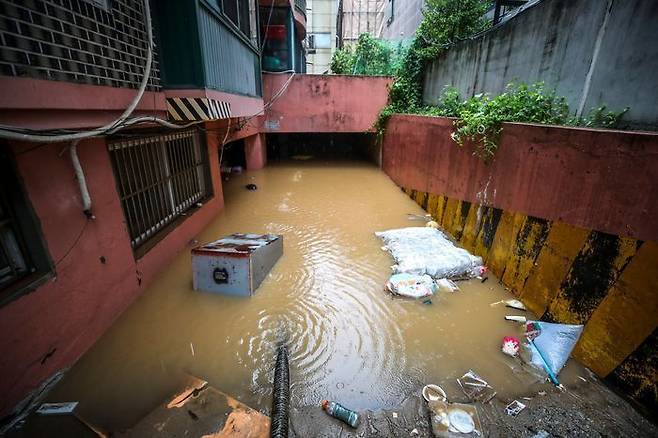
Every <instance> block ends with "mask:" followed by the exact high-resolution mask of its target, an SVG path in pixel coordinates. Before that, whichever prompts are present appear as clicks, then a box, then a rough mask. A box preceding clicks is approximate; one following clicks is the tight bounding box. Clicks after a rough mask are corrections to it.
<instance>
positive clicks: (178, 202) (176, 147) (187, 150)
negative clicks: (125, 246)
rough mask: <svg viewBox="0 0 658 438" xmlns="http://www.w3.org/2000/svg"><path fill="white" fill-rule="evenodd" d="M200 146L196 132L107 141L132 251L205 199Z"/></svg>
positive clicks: (204, 156)
mask: <svg viewBox="0 0 658 438" xmlns="http://www.w3.org/2000/svg"><path fill="white" fill-rule="evenodd" d="M201 143H202V142H201V140H200V135H199V132H198V131H196V130H191V131H184V132H174V133H171V134H163V135H154V136H148V137H140V138H136V139H125V140H116V141H111V142H109V145H108V146H109V150H110V155H111V157H112V165H113V167H114V175H115V178H116V183H117V188H118V191H119V197H120V199H121V204H122V207H123V212H124V215H125V217H126V223H127V225H128V231H129V233H130V240H131V244H132V246H133V248H135V249H136V248H138V247H140V246H141V245H143V244H144V243H145V242H147V241H148V240H149V239H150V238H151V237H153V236H154V235H155V234H156V233H158V231H160V230H162V229H163V228H165V227H166V226H167V225H168V224H170V223H172V222H173V221H174V220H175V219H176V218H178V217H180V216H182V215H184V214H185V212H186V211H187V210H189V209H190V208H192V207H194V206H195V204H197V203H198V202H199V201H201V200H203V199H204V198H206V197H207V196H209V195H211V189H210V184H209V181H210V178H209V168H208V156H207V150H206V149H205V147H202V145H201Z"/></svg>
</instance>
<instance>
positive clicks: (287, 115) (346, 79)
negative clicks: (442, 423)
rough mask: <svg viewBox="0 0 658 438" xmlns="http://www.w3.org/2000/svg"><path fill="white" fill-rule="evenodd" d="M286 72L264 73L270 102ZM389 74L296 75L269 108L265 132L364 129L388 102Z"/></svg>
mask: <svg viewBox="0 0 658 438" xmlns="http://www.w3.org/2000/svg"><path fill="white" fill-rule="evenodd" d="M289 77H290V75H287V74H263V100H264V101H265V102H269V101H270V100H271V99H272V96H273V95H274V94H276V93H277V92H278V91H279V90H280V89H281V87H282V86H283V85H284V84H285V82H286V81H287V80H288V78H289ZM392 81H393V79H392V78H390V77H384V76H382V77H372V76H341V75H295V77H293V79H292V81H291V82H290V85H289V86H288V88H287V89H286V91H285V93H283V94H282V95H281V97H279V98H278V99H277V100H276V101H275V102H274V104H273V105H272V106H271V108H270V109H269V110H268V111H267V115H266V117H264V121H263V123H264V124H263V131H264V132H271V133H277V132H282V133H287V132H309V133H315V132H365V131H368V130H370V129H371V128H372V126H373V124H374V123H375V120H377V115H378V114H379V111H380V110H381V109H382V107H384V106H385V105H386V103H387V101H388V87H389V86H390V84H391V83H392Z"/></svg>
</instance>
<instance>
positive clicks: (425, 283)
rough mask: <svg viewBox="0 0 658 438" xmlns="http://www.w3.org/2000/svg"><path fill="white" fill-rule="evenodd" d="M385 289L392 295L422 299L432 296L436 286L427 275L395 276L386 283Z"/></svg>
mask: <svg viewBox="0 0 658 438" xmlns="http://www.w3.org/2000/svg"><path fill="white" fill-rule="evenodd" d="M386 289H388V291H389V292H391V293H392V294H394V295H402V296H405V297H411V298H423V297H429V296H432V295H434V293H435V292H436V284H435V283H434V280H432V277H430V276H429V275H412V274H395V275H392V276H391V278H389V279H388V281H387V282H386Z"/></svg>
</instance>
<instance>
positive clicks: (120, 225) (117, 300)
mask: <svg viewBox="0 0 658 438" xmlns="http://www.w3.org/2000/svg"><path fill="white" fill-rule="evenodd" d="M207 141H208V154H209V160H210V168H211V174H212V185H213V191H214V197H213V198H212V199H210V200H209V201H207V202H205V204H204V205H203V207H201V208H199V209H197V210H195V211H194V212H193V213H192V214H190V215H188V216H187V217H186V218H185V219H184V220H183V222H182V223H181V224H180V225H178V226H177V227H176V228H175V229H173V230H172V231H171V232H170V233H169V234H167V235H166V237H164V238H163V239H162V240H160V241H159V242H158V243H157V244H156V245H155V246H154V247H153V248H151V249H150V250H149V251H148V252H147V253H146V254H145V255H144V256H143V257H141V258H140V259H139V260H136V259H135V256H134V255H133V251H132V248H131V246H130V238H129V235H128V231H127V228H126V224H125V219H124V215H123V211H122V208H121V204H120V201H119V196H118V193H117V191H116V184H115V179H114V174H113V171H112V166H111V162H110V157H109V154H108V151H107V146H106V143H105V140H104V139H93V140H87V141H84V142H81V143H80V144H79V145H78V153H79V156H80V161H81V163H82V166H83V168H84V171H85V174H86V176H87V182H88V186H89V191H90V194H91V198H92V202H93V205H92V209H93V211H94V213H95V215H96V219H94V220H91V221H89V222H88V223H87V224H86V225H85V221H86V218H85V216H84V215H83V213H82V207H81V205H82V204H81V200H80V191H79V189H78V185H77V182H76V179H75V176H74V172H73V168H72V165H71V162H70V160H69V159H68V154H65V155H64V156H62V157H60V155H59V153H60V151H61V150H62V148H64V147H65V146H66V145H63V144H52V145H43V146H41V147H37V148H34V145H31V144H26V143H22V144H19V143H16V144H12V145H11V146H10V147H11V148H12V149H13V151H14V155H15V157H16V162H17V167H18V173H19V177H20V178H21V179H22V182H23V184H24V187H25V189H26V192H27V195H28V196H29V199H30V202H31V204H32V207H33V208H34V210H35V212H36V214H37V216H38V218H39V220H40V223H41V230H42V232H43V235H44V238H45V241H46V243H47V248H48V251H49V253H50V257H51V259H52V260H54V261H60V260H61V261H60V262H59V263H58V264H57V265H56V267H55V269H54V278H52V279H51V280H48V281H47V282H46V283H45V284H43V285H42V286H40V287H39V288H37V289H36V290H34V291H32V292H30V293H27V294H25V295H22V296H21V297H19V298H17V299H16V300H14V301H12V302H10V303H8V304H6V305H4V306H2V307H0V351H2V353H3V354H2V356H1V357H0V376H2V378H1V379H0V393H1V394H2V399H1V401H0V414H6V413H7V412H8V411H9V410H10V409H12V408H13V407H14V406H15V404H16V403H17V402H18V401H19V400H21V399H22V398H23V397H24V396H25V395H26V394H27V393H28V392H29V391H31V390H32V389H34V388H35V387H36V386H38V385H39V384H40V383H41V382H42V381H43V380H44V379H46V378H47V377H49V376H50V375H52V374H53V373H54V372H56V371H57V370H60V369H62V368H65V367H69V366H71V365H72V364H73V363H75V362H76V361H77V360H78V358H79V357H80V356H81V355H82V354H83V353H84V352H85V351H87V350H88V349H89V348H90V347H91V346H92V345H93V343H94V342H95V341H96V340H97V339H98V338H99V337H100V336H101V334H102V333H103V332H104V331H105V330H106V329H107V328H109V326H110V325H111V324H112V323H113V321H114V320H115V319H116V318H117V317H118V316H119V315H120V314H121V312H123V311H124V310H125V309H126V308H127V307H128V306H129V305H130V303H131V302H132V301H133V300H134V299H135V298H136V297H137V296H138V295H139V294H140V293H141V292H142V291H143V290H144V289H145V288H146V286H147V285H148V284H149V282H150V281H151V280H152V279H153V277H154V276H155V275H156V274H157V272H159V271H160V270H162V269H163V268H164V267H165V266H166V265H167V263H169V261H170V260H171V259H172V258H173V257H174V256H175V255H176V254H177V253H178V252H180V251H182V250H186V248H188V242H189V241H190V239H192V238H193V237H194V236H195V235H196V234H197V233H198V232H200V231H201V230H202V229H203V227H204V226H205V225H206V224H207V223H208V222H209V221H210V220H211V219H212V218H213V217H214V216H215V215H216V214H217V212H218V211H219V210H220V209H221V208H222V207H223V196H222V187H221V181H220V178H219V167H218V157H217V148H218V144H219V140H218V136H217V135H213V134H211V135H209V136H208V139H207ZM83 227H84V231H82V233H81V230H82V229H83ZM78 236H80V237H79V240H78V241H77V243H76V240H77V239H78ZM71 248H72V249H71ZM69 250H70V253H68V255H67V252H68V251H69ZM101 256H103V257H104V258H105V263H102V262H101V260H100V257H101Z"/></svg>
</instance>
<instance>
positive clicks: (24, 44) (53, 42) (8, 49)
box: [0, 0, 160, 90]
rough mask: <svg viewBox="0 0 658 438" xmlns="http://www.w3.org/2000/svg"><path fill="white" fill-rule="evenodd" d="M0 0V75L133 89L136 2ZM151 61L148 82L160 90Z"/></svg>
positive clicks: (139, 6)
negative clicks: (100, 2) (105, 3)
mask: <svg viewBox="0 0 658 438" xmlns="http://www.w3.org/2000/svg"><path fill="white" fill-rule="evenodd" d="M110 6H111V7H109V8H107V9H106V8H103V7H99V6H98V5H95V4H94V3H93V2H89V1H85V0H0V74H2V75H4V76H24V77H31V78H36V79H48V80H57V81H67V82H79V83H85V84H93V85H106V86H113V87H124V88H138V86H139V82H140V80H141V78H142V75H143V73H144V64H145V63H146V53H147V50H148V40H147V35H146V27H145V25H144V22H145V19H144V13H143V7H144V3H143V1H142V0H113V1H112V2H110ZM156 59H157V57H156V56H155V53H154V62H153V67H152V69H151V77H150V80H149V89H150V90H159V89H160V72H159V68H158V63H157V61H156Z"/></svg>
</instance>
